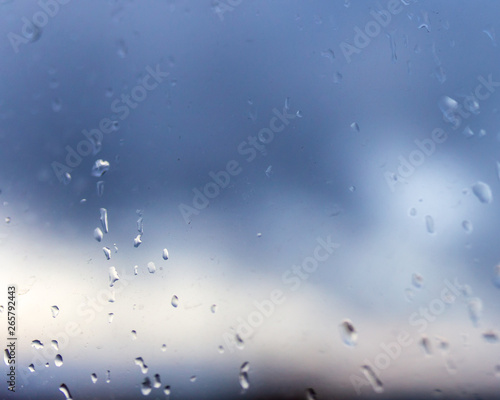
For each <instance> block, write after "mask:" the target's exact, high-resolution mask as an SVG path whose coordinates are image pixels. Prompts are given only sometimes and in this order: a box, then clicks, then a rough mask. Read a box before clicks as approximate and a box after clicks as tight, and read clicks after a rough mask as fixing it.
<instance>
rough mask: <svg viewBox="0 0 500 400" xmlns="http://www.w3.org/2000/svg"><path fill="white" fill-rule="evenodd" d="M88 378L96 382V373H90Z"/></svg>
mask: <svg viewBox="0 0 500 400" xmlns="http://www.w3.org/2000/svg"><path fill="white" fill-rule="evenodd" d="M90 380H91V381H92V383H96V382H97V375H96V374H91V375H90Z"/></svg>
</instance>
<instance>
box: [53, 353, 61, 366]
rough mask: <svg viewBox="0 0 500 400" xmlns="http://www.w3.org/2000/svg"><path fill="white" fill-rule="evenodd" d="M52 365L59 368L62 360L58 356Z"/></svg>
mask: <svg viewBox="0 0 500 400" xmlns="http://www.w3.org/2000/svg"><path fill="white" fill-rule="evenodd" d="M54 364H55V366H56V367H60V366H62V365H63V358H62V356H61V355H60V354H58V355H56V358H55V360H54Z"/></svg>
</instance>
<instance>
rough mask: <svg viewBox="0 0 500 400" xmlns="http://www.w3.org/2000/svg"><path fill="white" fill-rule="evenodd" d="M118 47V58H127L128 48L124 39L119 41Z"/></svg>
mask: <svg viewBox="0 0 500 400" xmlns="http://www.w3.org/2000/svg"><path fill="white" fill-rule="evenodd" d="M116 46H117V47H118V48H117V50H116V54H118V57H120V58H125V57H127V54H128V47H127V45H126V44H125V41H124V40H123V39H120V40H118V41H117V42H116Z"/></svg>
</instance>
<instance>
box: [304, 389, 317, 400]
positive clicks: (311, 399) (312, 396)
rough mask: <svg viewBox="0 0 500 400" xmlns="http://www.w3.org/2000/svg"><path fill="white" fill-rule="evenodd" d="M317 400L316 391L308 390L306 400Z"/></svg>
mask: <svg viewBox="0 0 500 400" xmlns="http://www.w3.org/2000/svg"><path fill="white" fill-rule="evenodd" d="M316 399H317V396H316V392H315V391H314V389H312V388H309V389H306V400H316Z"/></svg>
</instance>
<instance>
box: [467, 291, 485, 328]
mask: <svg viewBox="0 0 500 400" xmlns="http://www.w3.org/2000/svg"><path fill="white" fill-rule="evenodd" d="M467 306H468V309H469V318H470V320H471V321H472V323H473V325H474V326H476V327H477V326H478V324H479V319H480V318H481V314H482V311H483V302H482V301H481V299H480V298H478V297H474V298H472V299H470V300H469V302H468V304H467Z"/></svg>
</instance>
